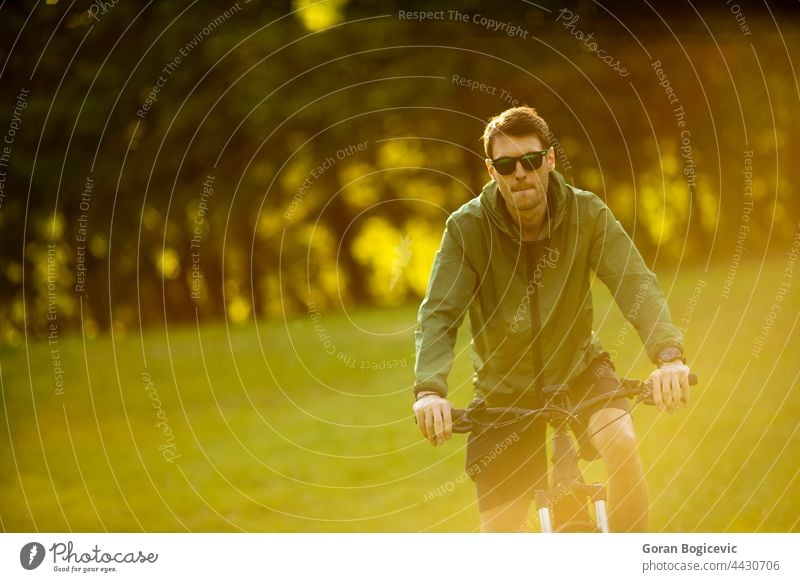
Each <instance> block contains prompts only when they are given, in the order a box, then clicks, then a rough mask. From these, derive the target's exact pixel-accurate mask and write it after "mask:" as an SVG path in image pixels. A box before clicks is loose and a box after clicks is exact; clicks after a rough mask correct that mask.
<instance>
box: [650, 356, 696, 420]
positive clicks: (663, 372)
mask: <svg viewBox="0 0 800 582" xmlns="http://www.w3.org/2000/svg"><path fill="white" fill-rule="evenodd" d="M650 382H651V383H652V385H653V402H655V404H656V406H658V409H659V410H665V409H666V411H667V412H673V411H675V410H679V409H681V408H683V407H684V406H686V405H687V404H689V366H687V365H686V364H684V363H683V362H682V361H681V360H673V361H672V362H664V363H663V364H661V366H660V367H659V368H658V370H656V371H655V372H653V373H652V374H650Z"/></svg>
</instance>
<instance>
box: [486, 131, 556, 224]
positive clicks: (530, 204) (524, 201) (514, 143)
mask: <svg viewBox="0 0 800 582" xmlns="http://www.w3.org/2000/svg"><path fill="white" fill-rule="evenodd" d="M543 149H544V147H543V146H542V142H541V141H539V138H538V137H536V136H535V135H528V136H524V137H515V136H510V135H498V136H495V137H494V138H493V139H492V159H495V160H496V159H498V158H504V157H513V158H515V157H518V156H521V155H524V154H528V153H530V152H538V151H541V150H543ZM486 167H487V169H488V170H489V175H490V176H491V177H492V179H494V181H495V182H497V185H498V189H499V190H500V195H501V196H502V197H503V200H505V202H506V206H507V207H508V210H509V212H511V214H513V215H518V214H519V213H520V212H524V211H527V210H534V209H536V208H537V207H539V206H541V205H544V204H546V203H547V182H548V177H549V174H550V172H551V171H553V169H554V168H555V154H554V153H553V148H550V149H549V150H547V154H546V155H545V156H544V159H543V160H542V165H541V166H539V168H538V169H536V170H526V169H525V168H523V167H522V163H520V162H517V163H516V167H515V168H514V171H513V172H512V173H511V174H508V175H507V176H503V175H502V174H501V173H500V172H498V171H497V170H496V169H495V168H494V167H493V166H492V165H491V164H490V163H489V162H486Z"/></svg>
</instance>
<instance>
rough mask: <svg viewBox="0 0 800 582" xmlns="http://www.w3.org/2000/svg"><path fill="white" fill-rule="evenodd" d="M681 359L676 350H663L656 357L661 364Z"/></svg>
mask: <svg viewBox="0 0 800 582" xmlns="http://www.w3.org/2000/svg"><path fill="white" fill-rule="evenodd" d="M680 357H681V351H680V350H679V349H678V348H664V349H663V350H661V353H660V354H659V355H658V359H659V360H661V361H662V362H671V361H672V360H677V359H678V358H680Z"/></svg>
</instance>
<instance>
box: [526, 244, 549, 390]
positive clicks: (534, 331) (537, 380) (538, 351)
mask: <svg viewBox="0 0 800 582" xmlns="http://www.w3.org/2000/svg"><path fill="white" fill-rule="evenodd" d="M526 247H528V248H526V252H525V263H526V265H525V266H526V268H527V271H528V283H527V287H528V288H530V289H531V291H532V293H531V301H530V318H531V335H532V338H531V340H532V346H531V352H532V355H533V369H534V373H535V376H534V387H535V389H536V398H537V399H538V401H539V402H540V403H541V401H542V394H541V391H542V383H543V381H544V374H543V371H544V370H543V365H542V338H541V336H542V333H541V332H542V329H541V328H542V320H541V316H540V314H539V293H538V291H537V289H538V287H537V285H536V284H535V282H534V280H533V279H534V274H535V272H536V264H537V263H538V261H539V254H540V253H539V251H540V245H539V243H538V242H534V243H529V244H527V245H526Z"/></svg>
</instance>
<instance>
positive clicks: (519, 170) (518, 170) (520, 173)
mask: <svg viewBox="0 0 800 582" xmlns="http://www.w3.org/2000/svg"><path fill="white" fill-rule="evenodd" d="M527 174H528V170H526V169H525V168H523V167H522V160H517V164H516V166H514V176H515V177H516V178H525V177H526V176H527Z"/></svg>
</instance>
